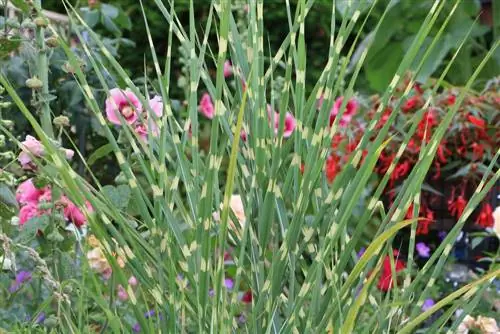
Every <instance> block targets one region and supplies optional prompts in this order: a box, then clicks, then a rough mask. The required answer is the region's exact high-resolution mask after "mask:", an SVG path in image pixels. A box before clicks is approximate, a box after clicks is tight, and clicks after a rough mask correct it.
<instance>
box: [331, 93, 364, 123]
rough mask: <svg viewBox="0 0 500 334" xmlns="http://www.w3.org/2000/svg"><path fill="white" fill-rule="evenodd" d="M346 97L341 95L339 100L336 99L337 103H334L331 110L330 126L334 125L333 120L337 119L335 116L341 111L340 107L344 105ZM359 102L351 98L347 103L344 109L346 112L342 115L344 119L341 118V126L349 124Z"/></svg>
mask: <svg viewBox="0 0 500 334" xmlns="http://www.w3.org/2000/svg"><path fill="white" fill-rule="evenodd" d="M343 100H344V98H343V97H342V96H341V97H339V98H338V99H337V100H335V104H334V105H333V108H332V110H331V111H330V126H332V124H333V121H335V117H336V116H337V114H338V113H339V111H340V107H341V106H342V102H343ZM358 106H359V103H358V101H356V100H355V99H350V100H349V101H348V102H347V105H346V107H345V110H344V114H343V115H342V119H341V120H340V126H343V127H345V126H347V125H348V124H349V123H350V122H351V119H352V116H354V114H355V113H356V111H357V110H358Z"/></svg>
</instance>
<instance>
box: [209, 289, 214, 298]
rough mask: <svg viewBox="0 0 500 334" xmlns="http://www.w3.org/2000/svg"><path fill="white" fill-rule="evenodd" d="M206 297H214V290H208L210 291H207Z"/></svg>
mask: <svg viewBox="0 0 500 334" xmlns="http://www.w3.org/2000/svg"><path fill="white" fill-rule="evenodd" d="M208 296H209V297H213V296H215V290H214V289H210V290H208Z"/></svg>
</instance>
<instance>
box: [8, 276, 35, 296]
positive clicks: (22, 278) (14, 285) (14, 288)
mask: <svg viewBox="0 0 500 334" xmlns="http://www.w3.org/2000/svg"><path fill="white" fill-rule="evenodd" d="M29 280H31V273H30V272H29V271H20V272H18V273H17V275H16V279H15V281H14V282H12V285H11V286H10V288H9V291H10V292H11V293H14V292H16V291H17V290H19V289H20V288H21V285H23V284H24V283H26V282H28V281H29Z"/></svg>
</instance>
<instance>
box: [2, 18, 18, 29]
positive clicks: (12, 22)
mask: <svg viewBox="0 0 500 334" xmlns="http://www.w3.org/2000/svg"><path fill="white" fill-rule="evenodd" d="M5 25H6V26H7V27H9V28H14V29H19V27H20V26H21V25H20V24H19V22H18V21H17V19H16V18H12V17H11V18H10V19H7V22H5Z"/></svg>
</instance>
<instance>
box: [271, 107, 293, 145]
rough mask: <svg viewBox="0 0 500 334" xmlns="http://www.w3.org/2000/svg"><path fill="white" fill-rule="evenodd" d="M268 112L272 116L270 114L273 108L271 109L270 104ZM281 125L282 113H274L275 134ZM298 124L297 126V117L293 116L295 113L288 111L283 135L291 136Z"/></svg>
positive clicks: (285, 136)
mask: <svg viewBox="0 0 500 334" xmlns="http://www.w3.org/2000/svg"><path fill="white" fill-rule="evenodd" d="M270 110H271V112H270ZM267 112H268V115H269V118H271V117H270V114H271V113H272V109H270V106H269V105H268V108H267ZM279 126H280V114H279V113H277V112H275V113H274V134H275V135H277V134H278V130H279ZM296 126H297V121H296V120H295V117H293V115H292V114H291V113H289V112H287V113H286V115H285V124H284V127H283V137H284V138H288V137H290V136H291V135H292V133H293V130H295V127H296Z"/></svg>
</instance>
